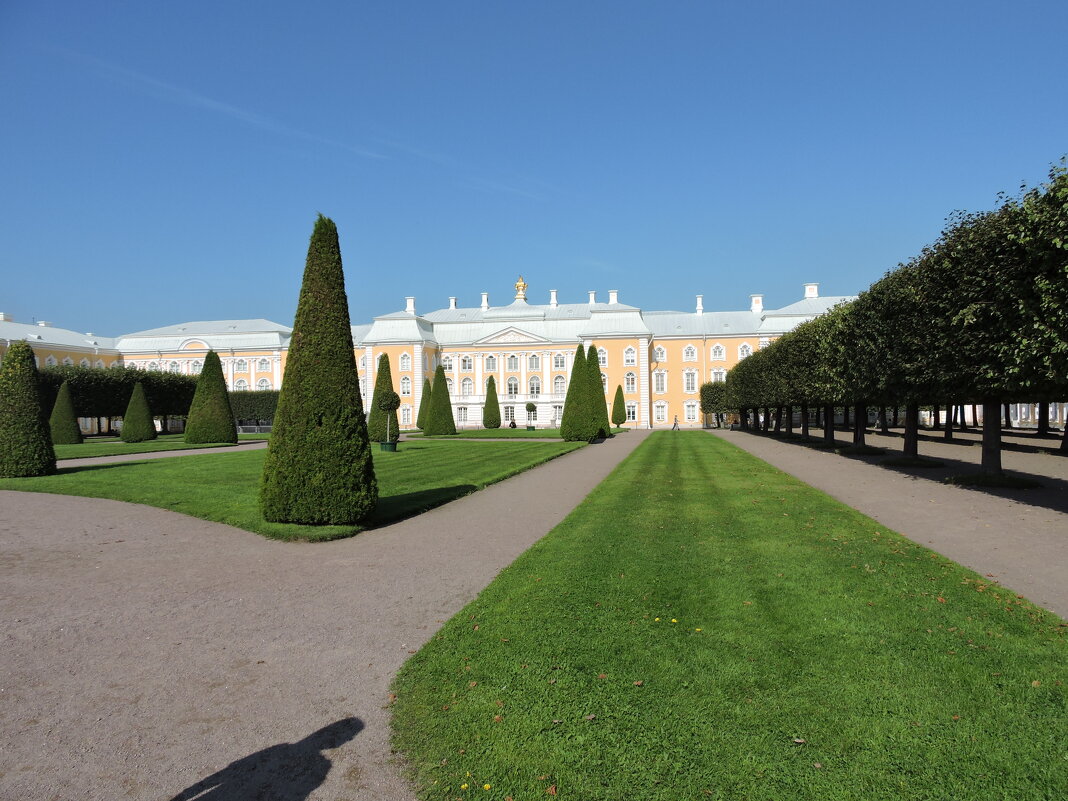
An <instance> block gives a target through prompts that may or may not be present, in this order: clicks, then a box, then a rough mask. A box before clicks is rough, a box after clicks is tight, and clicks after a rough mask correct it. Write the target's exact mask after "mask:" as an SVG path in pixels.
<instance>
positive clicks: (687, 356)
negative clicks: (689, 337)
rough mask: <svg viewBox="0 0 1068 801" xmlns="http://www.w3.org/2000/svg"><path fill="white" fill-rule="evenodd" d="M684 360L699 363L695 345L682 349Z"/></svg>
mask: <svg viewBox="0 0 1068 801" xmlns="http://www.w3.org/2000/svg"><path fill="white" fill-rule="evenodd" d="M682 360H683V361H684V362H695V361H697V348H695V347H694V346H693V345H687V346H686V347H685V348H683V349H682Z"/></svg>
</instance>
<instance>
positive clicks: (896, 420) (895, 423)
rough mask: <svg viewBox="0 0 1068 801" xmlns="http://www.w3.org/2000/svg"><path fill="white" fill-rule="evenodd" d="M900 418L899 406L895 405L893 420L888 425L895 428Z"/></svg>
mask: <svg viewBox="0 0 1068 801" xmlns="http://www.w3.org/2000/svg"><path fill="white" fill-rule="evenodd" d="M900 419H901V407H899V406H895V407H894V422H892V423H891V424H890V425H892V426H893V427H894V428H897V426H898V423H899V421H900Z"/></svg>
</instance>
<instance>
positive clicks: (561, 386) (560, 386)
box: [553, 375, 567, 395]
mask: <svg viewBox="0 0 1068 801" xmlns="http://www.w3.org/2000/svg"><path fill="white" fill-rule="evenodd" d="M565 392H567V379H566V378H564V377H563V376H562V375H558V376H557V377H556V378H554V379H553V394H554V395H563V394H564V393H565Z"/></svg>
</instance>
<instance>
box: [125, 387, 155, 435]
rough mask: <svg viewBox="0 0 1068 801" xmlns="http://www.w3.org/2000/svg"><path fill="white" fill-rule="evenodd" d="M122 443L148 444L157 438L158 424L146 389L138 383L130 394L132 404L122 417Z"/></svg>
mask: <svg viewBox="0 0 1068 801" xmlns="http://www.w3.org/2000/svg"><path fill="white" fill-rule="evenodd" d="M121 436H122V441H123V442H146V441H147V440H150V439H155V438H156V423H155V421H154V420H153V419H152V410H151V409H150V408H149V406H148V398H147V397H145V387H144V385H143V384H142V383H141V382H140V381H138V382H137V383H136V384H134V388H133V392H132V393H130V402H129V403H128V404H127V405H126V413H125V414H124V415H123V416H122V434H121Z"/></svg>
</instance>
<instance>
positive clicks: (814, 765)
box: [812, 762, 823, 768]
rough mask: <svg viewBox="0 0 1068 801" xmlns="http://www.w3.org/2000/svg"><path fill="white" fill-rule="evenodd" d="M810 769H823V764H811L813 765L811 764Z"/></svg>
mask: <svg viewBox="0 0 1068 801" xmlns="http://www.w3.org/2000/svg"><path fill="white" fill-rule="evenodd" d="M812 767H814V768H822V767H823V764H822V763H820V762H813V763H812Z"/></svg>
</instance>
